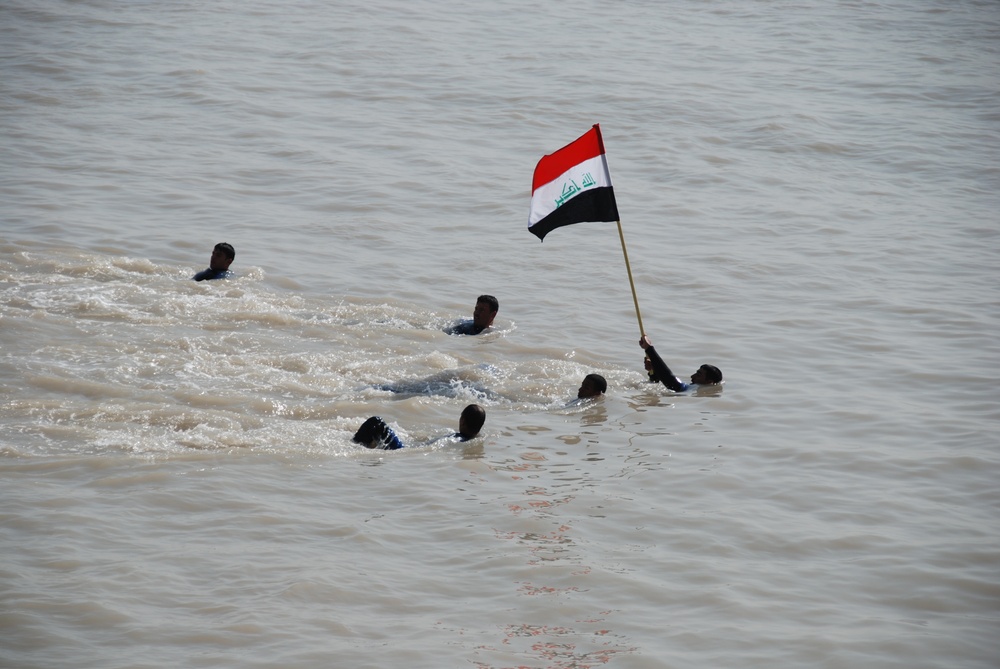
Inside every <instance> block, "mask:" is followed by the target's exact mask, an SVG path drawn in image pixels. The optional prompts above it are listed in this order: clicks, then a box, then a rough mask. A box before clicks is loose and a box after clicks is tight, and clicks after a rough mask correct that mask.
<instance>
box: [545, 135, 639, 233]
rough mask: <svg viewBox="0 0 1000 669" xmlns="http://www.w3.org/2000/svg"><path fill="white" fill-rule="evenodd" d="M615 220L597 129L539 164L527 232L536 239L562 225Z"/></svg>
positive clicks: (616, 211)
mask: <svg viewBox="0 0 1000 669" xmlns="http://www.w3.org/2000/svg"><path fill="white" fill-rule="evenodd" d="M617 220H619V218H618V205H617V204H616V203H615V191H614V189H613V188H612V187H611V174H610V172H608V159H607V158H606V157H605V156H604V140H602V139H601V126H600V125H598V124H595V125H594V127H593V128H591V129H590V130H588V131H587V132H586V133H585V134H584V135H583V136H582V137H580V138H579V139H577V140H576V141H574V142H572V143H570V144H567V145H566V146H564V147H563V148H561V149H559V150H558V151H556V152H555V153H550V154H549V155H547V156H545V157H543V158H542V159H541V160H539V161H538V165H537V166H536V167H535V176H534V178H533V179H532V180H531V214H530V215H529V217H528V231H529V232H531V233H532V234H533V235H536V236H537V237H538V239H540V240H544V239H545V235H547V234H549V233H550V232H552V231H553V230H555V229H556V228H561V227H562V226H564V225H572V224H573V223H583V222H585V221H617Z"/></svg>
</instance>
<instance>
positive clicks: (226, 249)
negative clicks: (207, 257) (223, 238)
mask: <svg viewBox="0 0 1000 669" xmlns="http://www.w3.org/2000/svg"><path fill="white" fill-rule="evenodd" d="M215 248H216V250H217V251H222V252H223V253H225V254H226V257H227V258H229V259H230V260H235V258H236V249H234V248H233V245H232V244H227V243H226V242H219V243H218V244H216V245H215Z"/></svg>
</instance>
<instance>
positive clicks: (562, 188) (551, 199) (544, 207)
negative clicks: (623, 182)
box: [528, 154, 611, 227]
mask: <svg viewBox="0 0 1000 669" xmlns="http://www.w3.org/2000/svg"><path fill="white" fill-rule="evenodd" d="M610 185H611V176H610V175H609V174H608V171H607V164H606V163H605V160H604V155H603V154H602V155H599V156H594V157H593V158H591V159H589V160H585V161H583V162H582V163H579V164H578V165H574V166H573V167H571V168H570V169H568V170H566V171H565V172H563V173H562V174H560V175H559V177H558V178H556V179H553V180H552V181H550V182H548V183H547V184H545V185H544V186H539V187H538V188H537V189H536V190H535V192H534V193H532V194H531V215H530V216H529V217H528V227H531V226H532V225H534V224H535V223H537V222H538V221H540V220H542V219H543V218H545V217H546V216H548V215H549V214H551V213H552V212H553V211H555V210H556V209H557V208H559V206H560V205H561V204H563V203H564V202H568V201H569V200H571V199H573V198H574V197H576V196H577V195H579V194H580V193H582V192H583V191H585V190H589V189H591V188H599V187H601V186H610Z"/></svg>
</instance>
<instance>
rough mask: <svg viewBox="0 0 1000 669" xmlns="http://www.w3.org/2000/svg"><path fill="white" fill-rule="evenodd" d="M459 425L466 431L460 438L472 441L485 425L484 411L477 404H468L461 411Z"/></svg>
mask: <svg viewBox="0 0 1000 669" xmlns="http://www.w3.org/2000/svg"><path fill="white" fill-rule="evenodd" d="M461 423H462V425H463V426H464V427H465V429H466V430H467V432H463V433H462V436H463V437H465V438H466V439H472V438H473V437H474V436H476V435H477V434H479V431H480V430H481V429H483V425H484V424H485V423H486V409H484V408H483V407H481V406H479V405H478V404H470V405H469V406H467V407H465V408H464V409H462V418H461Z"/></svg>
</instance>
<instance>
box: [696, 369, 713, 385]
mask: <svg viewBox="0 0 1000 669" xmlns="http://www.w3.org/2000/svg"><path fill="white" fill-rule="evenodd" d="M691 383H697V384H698V385H706V384H710V383H715V381H713V380H712V376H711V371H710V370H709V369H708V365H702V366H701V367H699V368H698V371H697V372H695V373H694V374H692V375H691Z"/></svg>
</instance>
